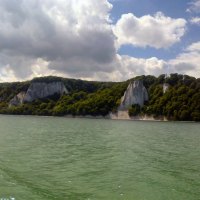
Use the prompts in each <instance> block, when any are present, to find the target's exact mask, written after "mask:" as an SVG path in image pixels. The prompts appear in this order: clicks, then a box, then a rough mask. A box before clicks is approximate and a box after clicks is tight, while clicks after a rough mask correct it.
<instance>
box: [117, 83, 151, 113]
mask: <svg viewBox="0 0 200 200" xmlns="http://www.w3.org/2000/svg"><path fill="white" fill-rule="evenodd" d="M148 100H149V97H148V93H147V90H146V88H145V87H144V85H143V82H142V81H141V80H136V81H134V82H132V83H130V84H129V86H128V88H127V90H126V91H125V93H124V96H123V97H122V99H121V105H120V108H119V109H120V110H124V109H127V108H128V107H130V106H131V105H133V104H139V105H140V106H141V107H142V106H143V105H144V102H145V101H148Z"/></svg>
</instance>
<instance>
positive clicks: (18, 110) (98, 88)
mask: <svg viewBox="0 0 200 200" xmlns="http://www.w3.org/2000/svg"><path fill="white" fill-rule="evenodd" d="M136 79H142V80H143V83H144V85H145V87H146V88H147V90H148V94H149V101H148V102H146V103H145V105H144V107H143V108H140V106H139V105H132V106H131V107H130V108H129V115H131V116H136V115H151V116H152V115H153V116H154V117H159V116H166V117H167V118H168V119H170V120H194V121H200V79H196V78H194V77H190V76H186V75H184V76H183V75H180V74H171V75H170V76H169V77H167V78H166V77H165V75H161V76H159V77H157V78H156V77H154V76H138V77H135V78H133V79H131V80H128V81H126V82H120V83H113V82H90V81H83V80H75V79H65V78H59V77H43V78H36V79H33V80H32V81H33V82H34V81H37V82H52V81H62V82H63V83H64V84H65V86H66V87H67V88H68V90H69V92H70V93H69V94H67V95H63V96H61V97H60V96H52V97H49V98H46V99H38V100H36V101H34V102H32V103H25V104H22V105H20V106H17V107H9V106H8V105H9V101H10V99H12V98H13V97H14V95H16V94H17V93H19V92H20V91H26V90H27V89H28V87H29V86H30V83H31V82H21V83H20V82H18V83H1V84H0V113H2V114H24V115H56V116H63V115H67V114H71V115H94V116H96V115H103V116H105V115H107V114H108V113H109V112H116V111H117V108H118V106H119V104H120V99H121V97H122V96H123V94H124V91H125V90H126V88H127V86H128V84H129V82H130V81H133V80H136ZM164 83H167V84H169V88H168V90H167V91H166V92H165V93H164V92H163V84H164Z"/></svg>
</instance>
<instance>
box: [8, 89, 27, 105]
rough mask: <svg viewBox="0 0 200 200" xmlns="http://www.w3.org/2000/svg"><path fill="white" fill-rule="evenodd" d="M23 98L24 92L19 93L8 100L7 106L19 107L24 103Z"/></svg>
mask: <svg viewBox="0 0 200 200" xmlns="http://www.w3.org/2000/svg"><path fill="white" fill-rule="evenodd" d="M25 96H26V92H20V93H19V94H17V95H16V96H14V97H13V98H12V99H11V100H10V102H9V106H19V105H20V104H22V103H23V102H24V98H25Z"/></svg>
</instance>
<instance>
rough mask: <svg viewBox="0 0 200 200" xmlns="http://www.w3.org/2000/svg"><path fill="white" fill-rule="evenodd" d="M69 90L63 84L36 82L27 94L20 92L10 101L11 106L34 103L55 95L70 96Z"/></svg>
mask: <svg viewBox="0 0 200 200" xmlns="http://www.w3.org/2000/svg"><path fill="white" fill-rule="evenodd" d="M68 93H69V92H68V90H67V89H66V87H65V85H64V84H63V83H62V82H60V81H59V82H52V83H45V82H34V83H31V85H30V87H29V88H28V90H27V92H20V93H19V94H17V95H16V96H15V97H14V98H13V99H11V101H10V104H9V105H10V106H12V105H14V106H18V105H20V104H22V103H24V102H32V101H34V100H36V99H43V98H46V97H49V96H52V95H54V94H59V95H63V94H68Z"/></svg>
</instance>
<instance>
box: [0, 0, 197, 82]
mask: <svg viewBox="0 0 200 200" xmlns="http://www.w3.org/2000/svg"><path fill="white" fill-rule="evenodd" d="M199 63H200V0H174V1H172V0H168V1H167V0H84V1H83V0H15V1H8V0H1V1H0V82H4V81H22V80H29V79H32V78H33V77H38V76H48V75H54V76H63V77H70V78H79V79H86V80H99V81H122V80H127V79H129V78H132V77H134V76H137V75H155V76H159V75H160V74H164V73H181V74H188V75H191V76H195V77H200V64H199Z"/></svg>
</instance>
